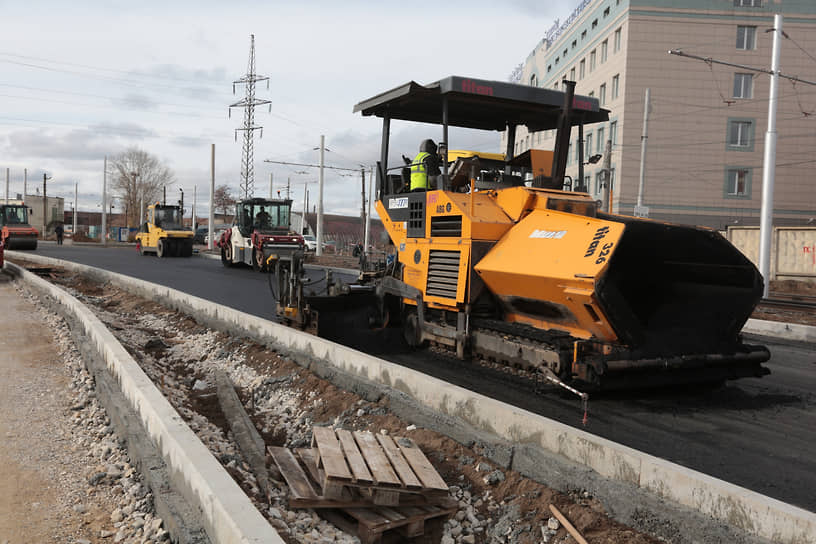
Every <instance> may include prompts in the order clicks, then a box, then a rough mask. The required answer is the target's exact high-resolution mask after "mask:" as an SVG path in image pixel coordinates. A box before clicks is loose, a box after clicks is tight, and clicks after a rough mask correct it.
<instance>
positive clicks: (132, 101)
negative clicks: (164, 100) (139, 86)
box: [117, 93, 159, 111]
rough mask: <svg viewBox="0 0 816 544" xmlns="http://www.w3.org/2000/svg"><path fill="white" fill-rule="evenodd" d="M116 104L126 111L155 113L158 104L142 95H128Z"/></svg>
mask: <svg viewBox="0 0 816 544" xmlns="http://www.w3.org/2000/svg"><path fill="white" fill-rule="evenodd" d="M117 102H119V104H121V105H122V106H124V107H126V108H128V109H134V110H146V111H155V110H156V109H158V106H159V104H158V103H157V102H156V101H155V100H153V99H152V98H150V97H149V96H147V95H144V94H136V93H129V94H127V95H125V96H123V97H121V98H119V99H117Z"/></svg>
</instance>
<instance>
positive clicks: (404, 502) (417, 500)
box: [289, 494, 428, 509]
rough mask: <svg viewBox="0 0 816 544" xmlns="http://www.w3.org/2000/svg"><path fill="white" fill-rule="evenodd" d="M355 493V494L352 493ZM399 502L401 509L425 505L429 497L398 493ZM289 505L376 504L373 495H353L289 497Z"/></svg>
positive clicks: (312, 506)
mask: <svg viewBox="0 0 816 544" xmlns="http://www.w3.org/2000/svg"><path fill="white" fill-rule="evenodd" d="M352 495H353V494H352ZM398 496H399V504H398V505H396V506H398V507H399V508H400V509H402V508H404V507H405V506H425V505H427V504H428V499H427V498H425V497H424V496H422V495H405V494H402V495H400V494H398ZM289 506H290V507H292V508H314V509H318V508H372V507H374V506H375V504H374V502H373V499H372V498H371V497H365V496H360V495H359V494H357V496H352V497H350V498H349V499H348V500H345V499H327V498H326V497H322V496H319V497H315V498H313V499H310V498H296V497H289ZM389 506H393V505H389Z"/></svg>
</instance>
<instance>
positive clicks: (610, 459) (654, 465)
mask: <svg viewBox="0 0 816 544" xmlns="http://www.w3.org/2000/svg"><path fill="white" fill-rule="evenodd" d="M40 259H42V260H43V262H49V263H50V264H52V265H59V266H64V267H65V268H68V269H70V270H74V271H76V272H84V273H88V274H90V275H91V276H93V277H97V278H100V279H103V280H106V281H112V282H115V283H116V284H118V285H120V286H121V287H123V288H125V289H127V290H129V291H131V292H134V293H136V294H139V295H141V296H145V297H146V298H149V299H151V300H154V301H157V302H161V303H163V304H165V305H169V306H171V307H173V308H174V309H177V310H179V311H182V312H185V313H188V314H191V315H193V316H195V317H196V319H199V320H202V321H204V322H206V323H208V324H210V325H212V326H215V327H217V328H219V329H221V330H226V331H229V332H233V333H239V334H244V335H247V336H249V337H250V338H252V339H254V340H256V341H258V342H261V343H264V344H267V345H271V346H273V347H275V348H276V349H279V350H281V351H283V352H288V353H292V354H295V356H300V358H304V357H305V358H307V359H312V360H319V361H322V362H324V363H326V364H328V365H331V366H333V367H334V368H335V369H336V370H338V371H341V372H344V373H346V374H348V375H352V376H356V377H357V378H358V379H360V380H366V381H373V382H377V383H380V384H383V385H386V386H388V387H390V388H392V389H396V390H398V391H400V392H402V393H404V394H405V395H407V396H408V397H410V398H412V399H414V400H415V401H416V402H418V403H419V404H421V405H423V406H425V407H427V408H429V409H431V410H434V411H436V412H439V413H442V414H445V415H448V416H452V417H456V418H458V419H460V420H462V421H464V422H465V423H467V424H469V425H471V426H472V427H473V428H474V429H476V430H478V431H482V432H487V433H489V434H491V435H493V436H498V437H500V438H501V439H503V440H507V441H509V442H511V443H512V444H513V447H514V449H515V456H513V457H512V459H513V460H512V462H511V468H516V467H519V468H520V469H521V467H524V466H531V464H532V466H534V464H535V462H536V451H535V450H536V449H538V450H539V451H541V450H543V451H546V452H551V453H554V454H557V455H559V456H561V457H564V458H566V459H568V460H570V461H572V462H574V463H577V464H579V465H582V466H584V467H588V468H591V469H592V470H593V471H595V472H596V473H598V474H599V475H601V476H603V477H606V478H609V479H611V480H615V481H618V482H623V483H626V484H630V485H633V486H635V487H638V488H640V489H642V490H646V491H648V492H651V493H653V494H655V495H657V496H658V497H660V498H662V499H667V500H671V501H674V502H676V503H679V504H681V505H684V506H687V507H689V508H692V509H694V510H696V511H698V512H700V513H702V514H705V515H708V516H711V517H712V518H715V519H718V520H721V521H723V522H725V523H727V524H729V525H731V526H732V527H735V528H738V529H740V530H742V531H745V532H747V533H750V534H753V535H756V536H760V537H763V538H766V539H769V540H771V541H773V542H777V543H782V544H816V514H814V513H812V512H808V511H806V510H803V509H801V508H797V507H795V506H792V505H789V504H786V503H783V502H781V501H778V500H776V499H772V498H770V497H766V496H764V495H761V494H759V493H756V492H753V491H750V490H747V489H744V488H741V487H739V486H736V485H733V484H730V483H728V482H724V481H722V480H718V479H716V478H712V477H710V476H707V475H705V474H702V473H700V472H697V471H694V470H691V469H688V468H685V467H682V466H680V465H677V464H674V463H670V462H668V461H665V460H663V459H660V458H657V457H654V456H651V455H648V454H645V453H642V452H640V451H637V450H634V449H632V448H629V447H626V446H622V445H620V444H616V443H614V442H611V441H609V440H606V439H603V438H600V437H597V436H594V435H591V434H589V433H586V432H584V431H581V430H580V429H574V428H572V427H569V426H567V425H564V424H562V423H559V422H557V421H553V420H550V419H547V418H545V417H542V416H538V415H536V414H532V413H529V412H526V411H524V410H521V409H519V408H515V407H513V406H510V405H507V404H504V403H501V402H498V401H496V400H493V399H490V398H488V397H485V396H482V395H479V394H476V393H473V392H471V391H468V390H466V389H463V388H460V387H456V386H452V385H450V384H447V383H445V382H443V381H441V380H438V379H436V378H432V377H430V376H426V375H424V374H421V373H419V372H416V371H413V370H410V369H407V368H404V367H401V366H399V365H396V364H392V363H389V362H387V361H384V360H382V359H377V358H375V357H372V356H370V355H366V354H364V353H360V352H358V351H355V350H353V349H350V348H347V347H345V346H341V345H339V344H335V343H333V342H329V341H327V340H323V339H319V338H315V337H314V336H311V335H308V334H305V333H303V332H300V331H297V330H294V329H289V328H287V327H284V326H282V325H278V324H276V323H273V322H270V321H267V320H264V319H261V318H258V317H255V316H251V315H248V314H244V313H242V312H238V311H236V310H232V309H230V308H225V307H223V306H220V305H218V304H215V303H212V302H209V301H206V300H203V299H200V298H197V297H194V296H191V295H186V294H184V293H180V292H178V291H175V290H173V289H169V288H166V287H162V286H158V285H155V284H151V283H148V282H144V281H142V280H137V279H133V278H129V277H127V276H122V275H120V274H115V273H112V272H107V271H104V270H98V269H91V268H90V267H86V266H84V265H78V264H76V263H71V262H67V261H59V260H56V259H49V258H45V257H38V259H36V260H40ZM32 260H34V259H32ZM529 451H532V453H530V454H527V453H525V452H529ZM521 470H522V472H524V470H523V469H521Z"/></svg>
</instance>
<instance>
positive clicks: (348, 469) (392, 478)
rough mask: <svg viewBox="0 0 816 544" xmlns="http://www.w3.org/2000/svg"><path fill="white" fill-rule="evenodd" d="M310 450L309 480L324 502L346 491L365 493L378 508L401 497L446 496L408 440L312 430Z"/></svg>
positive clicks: (442, 484)
mask: <svg viewBox="0 0 816 544" xmlns="http://www.w3.org/2000/svg"><path fill="white" fill-rule="evenodd" d="M312 447H313V448H314V449H315V450H316V451H317V459H316V469H317V473H316V474H315V476H316V479H317V480H318V481H319V482H320V485H321V488H322V490H323V495H324V496H325V497H327V498H340V497H341V496H342V493H343V490H344V489H347V488H349V487H356V488H363V489H367V490H371V492H372V493H373V495H374V502H375V503H376V504H380V505H397V504H399V495H400V494H402V493H418V494H423V495H426V496H433V495H436V496H444V495H447V493H448V486H447V484H445V481H444V480H443V479H442V477H441V476H440V475H439V473H438V472H436V469H434V468H433V465H431V463H430V461H428V459H427V457H425V454H423V453H422V450H421V449H419V447H418V446H417V445H416V443H414V442H413V441H412V440H410V439H407V438H397V439H396V440H395V439H393V438H391V437H390V436H387V435H382V434H378V435H375V434H372V433H370V432H361V431H355V432H353V433H352V432H350V431H346V430H342V429H339V430H337V431H334V430H332V429H330V428H327V427H315V428H314V429H313V433H312ZM305 464H306V466H307V467H308V466H309V464H308V462H306V463H305Z"/></svg>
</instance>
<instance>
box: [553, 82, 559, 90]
mask: <svg viewBox="0 0 816 544" xmlns="http://www.w3.org/2000/svg"><path fill="white" fill-rule="evenodd" d="M553 89H555V90H556V91H557V90H558V82H557V81H556V82H555V83H553Z"/></svg>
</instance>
